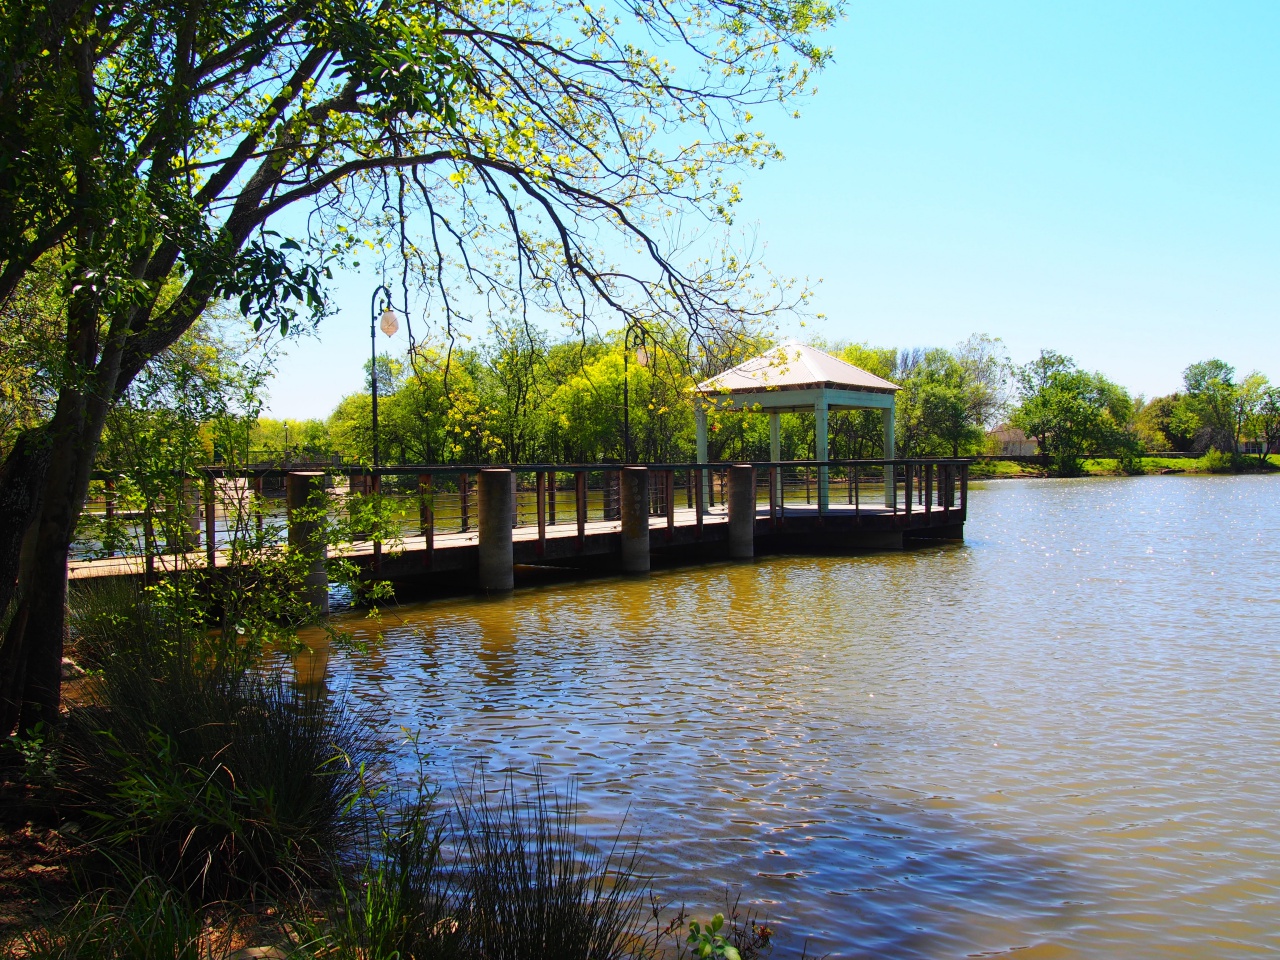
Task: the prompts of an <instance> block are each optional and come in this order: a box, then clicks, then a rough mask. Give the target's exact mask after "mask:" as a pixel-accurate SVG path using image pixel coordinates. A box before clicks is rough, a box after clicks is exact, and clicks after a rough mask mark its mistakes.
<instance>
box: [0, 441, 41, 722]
mask: <svg viewBox="0 0 1280 960" xmlns="http://www.w3.org/2000/svg"><path fill="white" fill-rule="evenodd" d="M51 447H52V445H51V444H50V443H49V442H48V437H47V435H46V434H45V432H44V431H43V430H29V431H26V432H25V433H23V434H22V435H21V436H20V437H19V438H18V442H17V443H16V444H15V445H14V447H13V449H12V450H11V451H10V452H9V456H8V457H7V458H5V461H4V465H3V467H0V736H3V735H7V734H9V733H10V732H11V731H12V730H13V728H14V725H15V724H17V722H18V714H19V711H20V709H21V705H22V695H23V689H24V685H25V683H26V676H27V648H26V644H25V642H24V639H23V638H24V636H25V634H26V625H27V613H28V607H27V605H26V604H25V603H24V602H23V601H24V600H25V598H26V595H27V593H28V589H29V585H30V581H31V575H32V571H33V567H34V558H35V546H36V531H37V529H38V527H37V523H36V521H37V519H38V518H39V515H40V507H41V503H42V494H43V492H44V481H45V475H46V473H47V471H48V467H49V453H50V450H51Z"/></svg>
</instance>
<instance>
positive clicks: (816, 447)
mask: <svg viewBox="0 0 1280 960" xmlns="http://www.w3.org/2000/svg"><path fill="white" fill-rule="evenodd" d="M813 429H814V435H813V455H814V458H815V459H817V460H826V459H827V392H826V391H825V390H820V391H819V392H818V400H817V402H816V403H814V405H813ZM827 473H828V471H827V468H826V467H819V468H818V509H819V510H821V511H822V512H823V513H826V510H827Z"/></svg>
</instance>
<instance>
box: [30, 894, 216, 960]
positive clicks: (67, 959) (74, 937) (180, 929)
mask: <svg viewBox="0 0 1280 960" xmlns="http://www.w3.org/2000/svg"><path fill="white" fill-rule="evenodd" d="M212 939H213V938H211V937H210V936H209V934H208V932H207V930H206V927H205V917H204V916H203V914H202V911H200V910H198V909H196V908H193V907H192V906H191V904H190V903H189V902H188V901H187V899H186V898H185V897H183V896H182V895H181V894H180V893H178V892H176V891H174V890H173V889H172V888H171V887H169V886H168V885H166V884H165V883H163V882H162V881H160V880H158V879H157V878H155V877H152V876H145V877H142V878H141V879H139V880H138V881H137V882H136V883H134V884H133V885H132V887H130V888H128V889H125V890H120V889H117V888H112V887H108V888H105V889H101V890H98V891H96V892H94V893H91V894H89V895H87V896H85V897H83V898H82V899H81V900H79V901H78V902H77V903H75V904H74V905H73V906H72V907H71V909H70V910H68V911H67V912H66V913H64V914H63V915H62V916H60V917H58V918H57V919H56V920H55V921H54V922H53V923H51V924H50V925H48V926H46V927H42V928H39V929H37V930H32V931H28V932H26V933H24V934H23V935H22V936H20V937H19V938H18V941H17V943H16V944H14V945H13V946H15V947H17V951H16V955H18V956H22V957H27V958H30V960H224V958H226V957H227V956H228V955H229V954H230V953H231V950H230V948H229V944H226V943H221V944H218V943H215V942H210V941H211V940H212ZM219 947H221V949H219Z"/></svg>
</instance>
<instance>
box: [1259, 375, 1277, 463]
mask: <svg viewBox="0 0 1280 960" xmlns="http://www.w3.org/2000/svg"><path fill="white" fill-rule="evenodd" d="M1253 428H1254V431H1255V432H1256V434H1257V436H1258V439H1260V440H1261V441H1262V450H1261V451H1260V453H1259V456H1258V460H1259V462H1261V463H1266V462H1267V455H1268V454H1271V453H1280V387H1273V386H1268V387H1267V388H1266V390H1265V391H1264V393H1263V395H1262V397H1261V401H1260V402H1259V404H1258V409H1257V413H1256V414H1255V418H1254V423H1253Z"/></svg>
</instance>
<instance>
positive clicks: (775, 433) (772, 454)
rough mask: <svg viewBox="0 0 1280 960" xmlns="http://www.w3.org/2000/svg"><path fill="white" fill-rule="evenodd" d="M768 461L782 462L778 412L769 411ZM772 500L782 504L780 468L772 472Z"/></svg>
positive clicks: (780, 420) (779, 414)
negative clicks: (773, 487)
mask: <svg viewBox="0 0 1280 960" xmlns="http://www.w3.org/2000/svg"><path fill="white" fill-rule="evenodd" d="M769 459H770V460H772V461H773V462H774V463H778V462H779V461H781V460H782V413H781V411H779V410H770V411H769ZM773 477H774V486H775V489H774V491H773V500H774V502H775V503H781V502H782V468H781V467H779V468H778V469H777V470H775V471H773Z"/></svg>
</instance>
